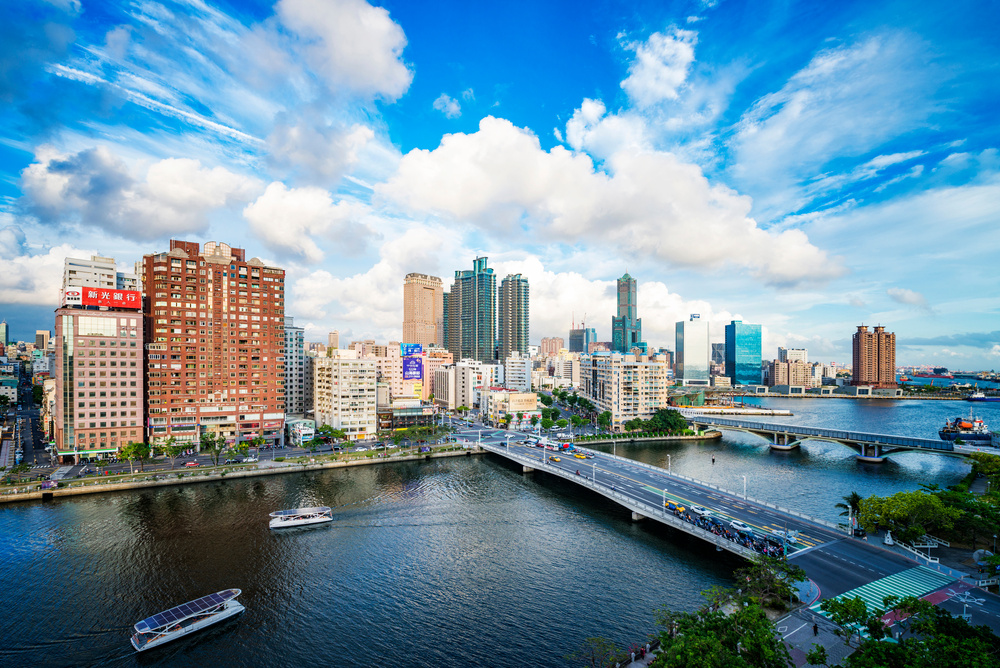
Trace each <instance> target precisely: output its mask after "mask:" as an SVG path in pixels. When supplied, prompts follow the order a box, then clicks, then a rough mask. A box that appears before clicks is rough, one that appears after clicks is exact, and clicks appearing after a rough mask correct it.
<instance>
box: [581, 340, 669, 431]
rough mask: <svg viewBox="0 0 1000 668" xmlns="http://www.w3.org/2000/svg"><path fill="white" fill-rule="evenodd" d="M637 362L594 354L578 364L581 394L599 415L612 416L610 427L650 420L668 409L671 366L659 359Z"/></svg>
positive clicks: (653, 358)
mask: <svg viewBox="0 0 1000 668" xmlns="http://www.w3.org/2000/svg"><path fill="white" fill-rule="evenodd" d="M643 360H644V361H641V362H640V361H637V360H636V356H635V355H631V354H629V355H623V354H621V353H606V352H602V353H595V354H593V355H584V356H583V357H582V358H581V360H580V394H582V395H583V396H585V397H587V398H588V399H590V400H591V401H592V402H594V406H595V407H596V410H597V412H598V413H603V412H604V411H610V412H611V426H612V428H613V429H615V430H618V429H621V426H622V425H623V424H624V423H625V422H628V421H629V420H632V419H635V418H640V419H649V418H650V417H652V416H653V414H655V413H656V411H658V410H660V409H662V408H666V407H667V406H668V405H669V395H668V393H669V389H670V385H671V383H672V379H671V377H670V366H669V365H668V363H667V360H666V358H665V357H664V356H662V355H652V356H650V357H649V358H648V359H647V358H645V357H644V358H643Z"/></svg>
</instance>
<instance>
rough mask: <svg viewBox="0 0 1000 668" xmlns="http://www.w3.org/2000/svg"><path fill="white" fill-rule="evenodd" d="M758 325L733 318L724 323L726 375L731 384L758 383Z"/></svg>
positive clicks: (759, 346) (759, 357) (759, 337)
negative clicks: (726, 323)
mask: <svg viewBox="0 0 1000 668" xmlns="http://www.w3.org/2000/svg"><path fill="white" fill-rule="evenodd" d="M760 362H761V336H760V325H751V324H748V323H745V322H743V321H742V320H733V321H732V322H731V323H729V324H728V325H726V375H727V376H729V380H730V381H731V382H732V384H733V385H757V384H759V383H760Z"/></svg>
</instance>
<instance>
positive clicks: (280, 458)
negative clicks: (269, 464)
mask: <svg viewBox="0 0 1000 668" xmlns="http://www.w3.org/2000/svg"><path fill="white" fill-rule="evenodd" d="M274 461H276V462H283V461H285V458H284V457H275V458H274Z"/></svg>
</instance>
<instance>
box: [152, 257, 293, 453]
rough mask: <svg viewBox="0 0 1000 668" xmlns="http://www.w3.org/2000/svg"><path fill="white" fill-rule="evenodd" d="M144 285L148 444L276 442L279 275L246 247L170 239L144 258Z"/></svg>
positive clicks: (281, 353) (281, 375) (279, 425)
mask: <svg viewBox="0 0 1000 668" xmlns="http://www.w3.org/2000/svg"><path fill="white" fill-rule="evenodd" d="M142 282H143V289H144V292H145V295H146V300H145V309H144V314H143V315H144V316H145V324H146V327H145V332H146V348H147V352H148V356H149V361H148V366H149V375H148V383H149V394H148V396H149V400H148V411H149V430H150V438H151V439H152V440H153V441H156V442H159V441H162V440H163V439H166V438H168V437H170V436H173V437H175V438H176V440H177V442H179V443H190V444H198V443H199V442H200V438H201V435H202V434H205V433H214V434H216V435H217V436H219V437H222V438H224V439H226V441H227V442H230V443H233V442H236V441H237V440H241V439H250V438H253V437H256V436H263V437H264V438H266V439H270V440H277V439H280V438H281V437H282V434H283V433H284V419H285V271H284V270H283V269H279V268H276V267H268V266H265V265H264V263H263V262H261V261H260V260H259V259H257V258H253V259H251V260H249V261H248V260H247V259H246V252H245V251H244V250H243V249H242V248H232V247H230V246H228V245H227V244H224V243H219V242H215V241H210V242H208V243H206V244H205V246H204V249H201V248H200V247H199V245H198V244H197V243H194V242H189V241H177V240H174V239H171V240H170V250H169V251H168V252H165V253H155V254H149V255H145V256H143V258H142Z"/></svg>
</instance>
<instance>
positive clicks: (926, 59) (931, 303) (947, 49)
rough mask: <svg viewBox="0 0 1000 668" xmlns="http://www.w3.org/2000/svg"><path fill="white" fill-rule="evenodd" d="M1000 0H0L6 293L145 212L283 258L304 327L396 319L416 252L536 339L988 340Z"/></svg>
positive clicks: (395, 334)
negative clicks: (478, 285) (499, 283)
mask: <svg viewBox="0 0 1000 668" xmlns="http://www.w3.org/2000/svg"><path fill="white" fill-rule="evenodd" d="M998 25H1000V4H998V3H984V2H962V1H957V2H956V1H954V0H952V1H949V2H939V1H935V0H928V1H926V2H922V3H919V6H917V5H914V4H913V3H912V2H870V1H867V2H851V1H850V0H845V1H843V2H838V3H826V2H822V3H817V2H767V1H766V0H761V1H758V2H737V1H735V0H701V1H687V2H669V1H668V2H664V1H662V0H660V1H649V2H646V1H645V0H621V1H618V0H595V1H593V2H587V1H581V0H578V1H576V2H558V1H553V2H544V3H542V2H537V1H536V2H521V1H516V0H515V1H509V2H503V3H468V2H452V1H450V0H436V1H434V2H430V1H423V0H405V1H396V0H393V1H391V2H385V3H383V4H369V3H367V2H364V1H363V0H279V1H278V2H276V3H272V2H265V1H251V2H235V1H225V0H219V1H217V2H210V1H208V0H176V1H175V0H159V1H156V0H141V1H135V2H127V1H120V2H114V1H112V0H103V1H101V2H97V1H88V0H22V1H20V2H16V3H3V6H2V7H0V268H2V269H0V317H2V318H4V319H6V320H7V322H8V323H9V324H10V325H11V330H12V334H13V336H14V337H15V338H20V339H33V336H34V330H36V329H52V328H53V326H54V325H53V315H52V311H53V309H54V308H55V307H56V306H57V302H58V296H59V295H58V293H59V284H60V281H61V274H62V266H63V261H64V259H65V258H66V257H84V258H86V257H89V256H90V255H92V254H101V255H104V256H110V257H114V258H115V259H116V260H117V261H118V263H119V266H120V269H121V270H124V271H129V270H131V269H132V267H133V263H134V262H136V261H137V260H139V259H141V257H142V255H143V254H145V253H153V252H162V251H165V250H167V249H168V248H169V240H170V239H171V238H174V239H184V240H189V241H198V242H205V241H212V240H216V241H223V242H225V243H228V244H230V245H232V246H236V247H242V248H245V249H247V255H248V257H259V258H261V259H262V260H263V261H264V262H266V263H268V264H271V265H274V266H280V267H282V268H284V269H285V270H286V272H287V274H286V276H287V283H288V294H289V298H288V300H287V304H286V315H289V316H294V318H295V324H296V325H298V326H303V327H305V328H306V337H307V339H309V340H314V341H325V339H326V333H327V332H328V331H330V330H333V329H336V330H339V331H340V332H341V340H342V341H345V340H346V341H350V340H354V339H360V338H375V339H378V340H383V341H389V340H399V339H400V337H401V333H402V284H403V278H404V276H405V275H406V274H407V273H410V272H420V273H427V274H432V275H436V276H440V277H442V279H443V280H444V282H445V285H446V286H449V285H450V283H451V278H452V277H453V276H454V272H455V271H456V270H462V269H470V268H471V267H472V262H473V259H474V258H476V257H478V256H486V257H488V258H489V264H490V266H492V267H493V268H494V270H495V271H496V273H497V275H498V277H499V279H502V278H503V277H504V276H506V275H507V274H511V273H521V274H523V275H524V276H525V277H527V279H528V281H529V284H530V290H531V313H530V320H531V340H532V342H534V343H537V342H538V341H540V339H541V338H542V337H544V336H562V337H567V336H568V330H569V329H570V327H571V326H572V324H573V323H574V322H575V323H576V324H577V325H578V326H579V325H580V323H582V322H585V323H586V326H588V327H595V328H596V329H597V335H598V339H599V340H610V338H611V317H612V315H613V314H614V310H615V303H614V293H615V280H616V279H617V278H618V277H620V276H621V275H622V274H624V273H625V272H626V271H627V272H628V273H629V274H630V275H632V276H633V277H635V278H636V279H637V281H638V314H639V316H640V317H641V318H642V324H643V334H644V338H645V339H646V341H647V342H648V343H649V345H650V347H652V348H659V347H666V348H669V349H673V348H674V323H675V322H677V321H678V320H684V319H687V317H688V316H689V314H692V313H698V314H700V315H701V317H702V318H703V319H708V320H709V321H710V324H711V338H712V340H713V341H715V342H721V341H723V340H724V329H723V328H724V325H725V324H726V323H728V322H729V321H730V320H732V319H742V320H743V321H745V322H752V323H759V324H761V325H762V326H763V332H764V350H763V354H764V358H765V359H770V358H774V357H776V356H777V347H778V346H785V347H796V348H802V347H804V348H807V349H808V350H809V357H810V360H811V361H812V360H814V361H824V362H829V361H838V362H849V361H850V350H851V336H852V334H853V333H854V331H855V329H856V327H857V325H860V324H866V325H877V324H881V325H884V326H885V327H886V328H887V330H888V331H892V332H895V333H896V338H897V351H896V359H897V363H898V364H900V365H921V364H929V365H940V366H946V367H949V368H951V369H964V370H982V369H995V368H1000V317H998V316H1000V269H998V264H997V251H998V250H1000V225H998V222H1000V153H998V148H1000V124H998V123H997V109H1000V41H998V40H997V39H996V37H995V33H996V28H997V26H998Z"/></svg>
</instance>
